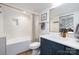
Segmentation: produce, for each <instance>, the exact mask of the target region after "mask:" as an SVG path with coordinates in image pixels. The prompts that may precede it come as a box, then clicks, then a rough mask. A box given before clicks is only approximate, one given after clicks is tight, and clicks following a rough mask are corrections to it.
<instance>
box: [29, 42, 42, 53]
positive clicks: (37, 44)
mask: <svg viewBox="0 0 79 59" xmlns="http://www.w3.org/2000/svg"><path fill="white" fill-rule="evenodd" d="M39 47H40V42H33V43H31V44H30V49H32V55H39V53H40V50H39Z"/></svg>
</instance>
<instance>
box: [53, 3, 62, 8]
mask: <svg viewBox="0 0 79 59" xmlns="http://www.w3.org/2000/svg"><path fill="white" fill-rule="evenodd" d="M62 4H63V3H53V4H52V6H53V8H56V7H58V6H60V5H62Z"/></svg>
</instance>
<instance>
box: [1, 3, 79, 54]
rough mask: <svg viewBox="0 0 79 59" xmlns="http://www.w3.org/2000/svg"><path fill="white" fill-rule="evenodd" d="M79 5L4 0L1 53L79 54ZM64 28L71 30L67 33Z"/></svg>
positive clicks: (2, 7) (2, 4)
mask: <svg viewBox="0 0 79 59" xmlns="http://www.w3.org/2000/svg"><path fill="white" fill-rule="evenodd" d="M78 5H79V3H62V4H56V3H0V47H1V48H0V55H73V54H75V55H76V54H79V53H77V52H79V45H78V44H79V43H78V38H76V37H75V35H74V34H75V31H76V27H77V24H78V23H79V6H78ZM41 6H42V7H41ZM63 28H65V29H67V30H69V31H67V32H66V33H65V34H64V33H63V32H62V31H61V29H63ZM64 35H65V36H64ZM52 44H53V45H52ZM51 46H52V48H51ZM57 47H58V48H57ZM57 51H58V52H57Z"/></svg>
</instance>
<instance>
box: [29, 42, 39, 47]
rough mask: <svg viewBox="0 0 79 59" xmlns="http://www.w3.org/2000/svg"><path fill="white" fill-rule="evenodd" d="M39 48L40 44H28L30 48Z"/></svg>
mask: <svg viewBox="0 0 79 59" xmlns="http://www.w3.org/2000/svg"><path fill="white" fill-rule="evenodd" d="M39 46H40V42H34V43H31V44H30V48H38V47H39Z"/></svg>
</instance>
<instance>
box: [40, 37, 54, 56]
mask: <svg viewBox="0 0 79 59" xmlns="http://www.w3.org/2000/svg"><path fill="white" fill-rule="evenodd" d="M50 43H51V42H50V41H49V40H47V39H44V38H41V47H40V52H41V55H51V54H52V51H53V50H52V45H51V44H50Z"/></svg>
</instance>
